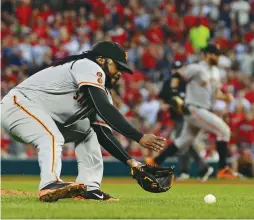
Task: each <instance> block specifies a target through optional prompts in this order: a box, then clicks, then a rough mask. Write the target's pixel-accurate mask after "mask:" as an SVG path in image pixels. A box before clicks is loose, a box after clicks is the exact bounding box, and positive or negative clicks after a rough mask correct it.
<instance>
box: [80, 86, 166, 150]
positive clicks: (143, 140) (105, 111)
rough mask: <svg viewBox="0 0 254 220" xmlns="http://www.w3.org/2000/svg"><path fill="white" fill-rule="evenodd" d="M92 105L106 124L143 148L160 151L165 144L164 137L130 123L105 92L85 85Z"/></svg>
mask: <svg viewBox="0 0 254 220" xmlns="http://www.w3.org/2000/svg"><path fill="white" fill-rule="evenodd" d="M85 87H87V88H86V89H87V90H88V95H89V96H90V98H91V101H92V105H93V107H94V108H95V110H96V112H97V113H98V114H99V115H100V117H101V118H102V119H103V120H104V121H105V122H106V123H108V125H109V126H110V127H111V128H113V129H114V130H116V131H118V132H119V133H121V134H123V135H124V136H125V137H127V138H129V139H131V140H134V141H136V142H138V143H139V144H141V145H142V146H143V147H145V148H149V149H152V150H155V151H160V150H162V149H163V147H164V146H165V141H166V140H165V138H162V137H157V136H155V135H153V134H145V135H144V134H142V133H141V132H139V131H137V130H136V129H135V128H134V127H133V126H132V125H130V124H129V123H128V122H127V121H126V120H125V118H124V117H123V115H122V114H121V113H120V112H119V111H118V110H117V109H116V108H115V107H114V106H113V105H112V104H111V103H110V102H109V100H108V97H107V95H106V92H105V91H104V90H102V89H100V88H97V87H95V86H85Z"/></svg>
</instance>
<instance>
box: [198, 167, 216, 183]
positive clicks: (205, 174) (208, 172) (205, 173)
mask: <svg viewBox="0 0 254 220" xmlns="http://www.w3.org/2000/svg"><path fill="white" fill-rule="evenodd" d="M213 172H214V169H213V167H207V168H206V169H205V170H203V171H201V172H200V174H199V176H200V182H202V183H203V182H206V181H207V180H208V179H209V177H210V176H211V175H212V174H213Z"/></svg>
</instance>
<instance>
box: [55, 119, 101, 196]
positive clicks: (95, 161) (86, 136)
mask: <svg viewBox="0 0 254 220" xmlns="http://www.w3.org/2000/svg"><path fill="white" fill-rule="evenodd" d="M59 129H60V131H61V132H62V134H63V135H64V138H65V140H66V142H75V154H76V158H77V163H78V176H77V179H76V182H80V183H84V184H85V185H86V186H87V190H88V191H91V190H95V189H99V188H100V184H101V180H102V176H103V158H102V154H101V147H100V144H99V142H98V140H97V136H96V133H95V132H94V130H93V129H92V128H91V127H90V121H89V119H84V120H79V121H77V122H76V123H75V124H73V125H72V126H70V127H68V128H63V127H61V126H59Z"/></svg>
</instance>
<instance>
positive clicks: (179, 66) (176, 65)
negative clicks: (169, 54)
mask: <svg viewBox="0 0 254 220" xmlns="http://www.w3.org/2000/svg"><path fill="white" fill-rule="evenodd" d="M182 66H183V63H182V62H181V61H179V60H176V61H175V62H173V64H172V69H179V68H181V67H182Z"/></svg>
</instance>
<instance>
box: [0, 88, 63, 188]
mask: <svg viewBox="0 0 254 220" xmlns="http://www.w3.org/2000/svg"><path fill="white" fill-rule="evenodd" d="M1 109H2V124H3V127H4V128H5V129H6V131H7V132H9V133H10V135H11V136H13V137H17V139H18V140H22V141H23V142H24V143H29V144H32V145H35V146H36V147H37V149H38V160H39V165H40V170H41V173H40V177H41V181H40V186H39V189H42V188H43V187H45V186H47V185H49V184H50V183H52V182H55V181H57V180H59V177H60V173H61V151H62V145H63V144H64V138H63V136H62V134H61V133H60V132H59V130H58V128H57V126H56V124H55V123H54V121H53V120H52V118H51V117H50V116H49V115H48V114H47V112H46V111H44V110H43V109H42V108H41V107H40V106H38V105H37V104H35V103H34V102H33V101H31V100H29V99H27V98H25V97H24V96H23V95H22V94H20V93H18V92H16V93H15V94H12V95H8V96H7V97H5V98H4V100H3V102H2V104H1Z"/></svg>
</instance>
